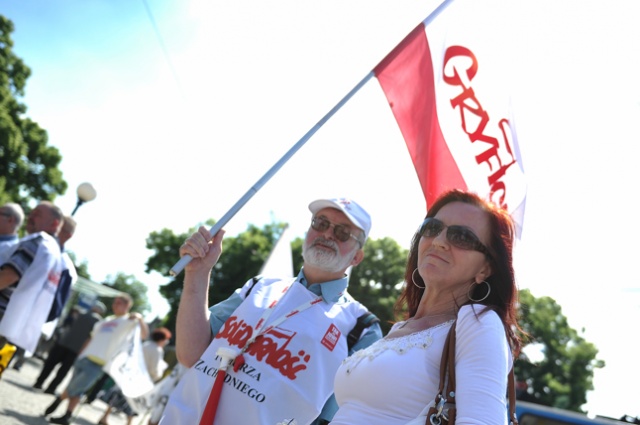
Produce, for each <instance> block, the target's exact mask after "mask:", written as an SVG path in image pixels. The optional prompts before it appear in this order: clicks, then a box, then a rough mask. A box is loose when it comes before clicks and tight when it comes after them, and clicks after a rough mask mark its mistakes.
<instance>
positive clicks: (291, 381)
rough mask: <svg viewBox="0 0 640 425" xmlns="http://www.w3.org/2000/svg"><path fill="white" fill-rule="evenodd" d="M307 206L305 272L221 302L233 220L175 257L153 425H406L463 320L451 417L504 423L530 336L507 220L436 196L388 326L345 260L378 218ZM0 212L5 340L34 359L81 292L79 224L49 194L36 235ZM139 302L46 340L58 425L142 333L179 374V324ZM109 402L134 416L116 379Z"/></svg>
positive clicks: (469, 196) (469, 201)
mask: <svg viewBox="0 0 640 425" xmlns="http://www.w3.org/2000/svg"><path fill="white" fill-rule="evenodd" d="M308 208H309V211H310V212H311V222H310V226H309V228H308V231H307V233H306V236H305V239H304V242H303V250H302V256H303V265H302V268H301V269H300V270H299V272H298V274H297V276H296V277H294V278H282V277H278V276H256V277H253V278H251V279H249V280H248V281H246V282H245V283H244V284H242V285H240V284H239V287H238V289H237V290H236V291H235V292H234V293H233V294H232V295H231V296H229V297H228V298H227V299H226V300H224V301H222V302H220V303H217V304H215V305H212V306H208V305H207V302H206V300H208V299H209V290H210V281H211V273H212V269H213V268H214V267H215V265H216V263H217V262H218V260H219V258H220V256H221V255H222V241H223V237H224V230H220V231H219V232H218V233H217V234H215V235H213V236H212V235H210V233H209V230H208V229H207V228H205V227H200V228H199V229H198V230H197V231H196V232H194V233H193V234H192V235H190V236H189V237H188V238H187V239H186V240H185V242H184V244H183V245H182V246H181V247H180V252H179V254H180V255H181V256H185V255H188V256H190V257H191V261H190V262H189V263H187V265H186V266H185V269H184V276H183V288H182V291H181V297H180V302H179V308H178V315H177V322H176V329H175V344H176V346H175V348H176V354H177V360H178V362H179V366H180V367H181V368H182V369H181V372H180V377H179V379H174V380H173V381H171V384H170V388H169V391H168V392H167V393H166V394H167V395H168V397H164V398H163V399H162V400H160V399H161V398H158V397H156V398H154V399H153V400H154V401H153V403H158V404H161V405H162V409H160V413H159V414H158V415H157V416H155V417H154V419H153V420H152V421H151V422H150V423H152V424H156V423H158V420H159V423H160V424H161V425H177V424H207V425H210V424H222V425H224V424H235V423H243V424H245V423H246V424H265V425H280V424H289V425H303V424H304V425H309V424H312V425H323V424H329V423H331V424H334V425H348V424H362V423H367V424H372V425H376V424H379V425H404V424H407V423H408V422H410V421H411V420H413V419H414V418H416V417H418V416H419V415H420V414H421V413H422V412H424V411H425V409H426V408H427V407H428V405H429V403H430V401H432V400H434V398H435V396H436V393H437V392H438V388H439V379H440V362H441V357H442V352H443V349H444V347H445V341H446V339H447V335H448V334H449V332H450V330H453V331H455V333H454V335H455V340H456V345H455V353H454V354H455V356H454V357H455V373H456V393H455V409H456V420H458V421H461V422H470V423H478V422H482V423H491V424H503V425H506V424H507V423H508V422H509V421H510V418H508V409H507V403H508V399H507V387H508V377H509V372H510V370H511V369H512V367H513V362H514V358H515V357H516V356H517V355H518V353H519V350H520V346H521V341H520V335H522V334H523V332H522V330H521V329H520V328H519V326H518V322H517V314H516V306H517V302H518V300H517V294H518V292H517V286H516V282H515V272H514V268H513V263H512V249H513V240H514V225H513V222H512V220H511V218H510V216H509V214H508V213H507V212H505V211H504V210H502V209H500V208H499V207H497V206H496V205H494V204H493V203H491V202H489V201H487V200H485V199H483V198H481V197H479V196H478V195H476V194H474V193H471V192H468V191H461V190H451V191H448V192H445V193H443V194H442V195H441V196H440V197H439V198H438V200H437V201H436V202H435V203H434V204H433V205H430V206H429V210H428V212H427V214H426V217H425V218H424V219H422V222H421V223H420V222H419V221H418V220H417V224H419V223H420V224H419V226H417V231H416V233H415V234H414V236H413V238H412V240H411V244H410V249H409V256H408V258H407V261H406V270H405V274H404V286H403V289H402V292H401V294H400V296H399V298H398V299H397V300H396V304H395V312H396V317H398V319H399V321H397V322H396V323H394V324H393V326H392V327H391V330H390V331H389V332H388V333H387V334H386V335H383V333H382V330H381V327H380V325H379V323H378V322H379V320H377V318H376V317H375V315H373V314H372V313H371V312H370V311H369V309H368V308H367V306H365V305H363V304H362V303H361V302H359V301H357V300H355V299H354V298H353V297H352V296H351V295H350V294H349V292H348V270H349V269H350V268H352V267H357V266H358V264H360V263H361V262H362V260H363V258H364V255H365V251H364V246H365V244H366V241H367V238H368V236H369V232H370V230H371V226H372V220H371V217H370V215H369V214H368V213H367V211H366V210H365V209H364V208H363V207H362V206H360V205H359V204H358V203H356V202H355V201H353V200H351V199H347V198H334V199H319V200H315V201H313V202H311V203H310V204H309V205H308ZM0 216H1V217H0V231H2V235H0V259H1V262H0V289H2V292H0V337H2V338H3V340H2V341H0V344H4V343H8V344H12V345H15V346H17V347H20V348H21V349H22V350H25V351H26V352H28V353H29V352H30V353H32V352H35V349H36V342H37V340H34V339H33V337H32V336H26V335H24V334H25V333H27V332H26V330H31V329H35V328H37V326H40V327H42V325H43V324H44V323H45V321H48V320H50V318H51V317H52V316H54V317H56V315H58V316H59V314H60V313H57V309H58V308H59V307H60V305H63V306H64V303H65V302H66V301H67V299H68V295H67V294H64V293H62V294H60V293H56V289H57V288H61V285H59V284H58V282H53V281H52V280H55V279H56V278H57V279H58V281H61V280H64V281H65V282H66V283H68V285H67V287H68V288H70V287H72V285H73V281H74V279H75V278H74V276H75V273H74V272H71V269H72V268H73V265H72V264H70V262H65V261H63V260H62V257H63V253H64V242H65V241H66V239H65V236H61V234H60V231H61V229H62V228H63V226H64V224H66V223H70V224H73V230H75V222H71V221H69V220H68V219H67V217H65V216H64V215H63V214H62V213H61V212H60V210H59V209H58V208H57V207H55V205H53V204H52V203H49V202H42V203H40V204H39V205H38V206H37V207H36V208H34V209H33V210H32V211H31V213H30V214H29V216H28V217H27V220H26V230H27V232H28V233H29V235H28V236H26V237H23V238H22V239H20V238H19V237H18V229H19V228H20V226H21V223H22V221H23V220H24V214H23V213H22V209H21V208H20V206H19V205H17V204H6V205H4V206H3V207H2V208H0ZM417 219H418V218H417ZM73 230H71V231H70V232H67V234H69V236H68V237H67V239H68V238H69V237H71V235H73ZM65 271H66V272H65ZM65 276H66V277H65ZM65 279H66V280H65ZM29 297H31V298H29ZM27 300H33V302H34V303H35V305H40V306H43V305H48V306H49V307H48V308H46V309H45V310H46V311H45V313H46V314H43V313H42V312H38V314H36V312H35V311H29V312H26V313H25V312H24V311H23V312H20V311H19V310H20V309H23V310H24V309H25V308H26V306H28V304H26V302H27ZM38 302H39V303H40V304H38ZM45 302H46V303H48V304H45ZM15 303H18V305H17V306H16V304H15ZM12 306H13V307H12ZM131 307H132V299H131V297H130V296H129V295H128V294H125V293H123V294H121V295H120V296H117V297H115V298H114V299H113V303H112V305H111V311H112V312H113V315H110V316H107V317H103V316H104V315H105V314H106V310H107V309H106V306H105V305H104V304H102V303H100V302H97V303H95V304H94V305H93V306H92V308H91V309H89V310H88V311H86V312H84V313H83V314H81V315H80V316H78V317H77V318H75V319H74V321H73V322H72V323H71V325H70V326H68V327H67V329H66V330H65V332H64V333H62V334H61V335H59V336H58V338H57V340H56V342H55V344H54V345H53V346H52V347H51V348H50V349H49V350H48V353H47V356H46V359H45V360H44V364H43V367H42V370H41V373H40V374H39V376H38V378H37V380H36V382H35V383H34V388H36V389H39V390H43V388H44V392H45V393H48V394H52V395H55V396H56V397H55V399H54V400H53V402H51V404H50V405H49V406H47V407H46V408H43V413H44V415H45V417H47V418H48V421H49V422H50V423H56V424H69V423H71V421H72V416H73V412H74V409H75V408H76V407H77V406H78V404H79V403H80V402H81V398H82V396H83V395H85V394H87V392H89V391H90V390H92V388H95V385H96V382H98V381H99V380H100V378H101V377H102V376H104V373H105V370H106V365H107V364H108V363H109V362H110V360H111V359H113V358H114V357H116V356H117V354H118V349H119V347H122V346H123V345H126V344H125V342H126V341H131V340H132V339H136V340H138V339H139V341H137V342H139V343H140V344H141V347H142V349H141V352H142V353H143V354H142V355H143V356H144V364H145V367H146V374H147V376H148V377H149V379H150V380H151V382H152V384H153V385H156V387H160V386H162V385H161V383H162V382H163V381H162V379H163V377H165V376H167V374H168V372H169V371H168V370H167V369H169V368H168V365H167V363H166V362H165V361H164V347H165V345H166V344H167V343H168V342H169V341H170V340H171V338H172V334H171V332H170V331H169V330H168V329H165V328H158V329H155V330H153V331H152V332H149V329H148V325H147V324H146V323H145V321H144V320H143V318H142V316H141V315H140V314H138V313H132V312H131V311H130V310H131ZM25 315H27V316H29V317H28V320H27V319H25V318H24V316H25ZM149 335H150V338H149V339H148V340H147V337H148V336H149ZM38 336H39V334H38ZM145 340H146V341H145ZM56 366H58V370H57V373H56V375H55V377H54V379H53V380H51V382H50V383H49V384H48V385H47V386H46V388H45V383H46V381H47V380H48V378H49V376H50V375H51V374H52V372H53V370H54V369H55V367H56ZM70 370H72V375H71V379H70V380H69V382H68V384H67V385H66V388H65V389H64V390H63V391H62V392H61V393H59V394H58V393H57V388H58V386H59V385H60V384H61V382H62V381H63V380H64V378H65V377H66V376H67V373H68V372H69V371H70ZM164 387H166V385H165V386H164ZM174 387H175V388H174ZM382 388H384V391H382V390H381V389H382ZM103 399H104V400H105V401H106V402H107V403H108V407H107V409H106V411H105V412H104V415H103V416H102V418H101V419H100V421H99V424H108V419H109V415H110V414H111V412H112V411H113V410H117V411H122V412H124V413H125V414H126V416H127V419H128V423H131V420H132V418H133V417H134V415H135V414H136V404H135V402H134V400H132V398H131V397H130V396H129V395H127V394H126V391H124V388H120V386H119V385H118V383H117V382H116V385H115V386H114V387H113V388H111V389H110V390H109V391H108V392H106V394H105V395H104V397H103ZM65 402H66V406H65V407H64V410H63V411H62V412H60V413H61V415H58V416H55V413H56V412H57V411H58V410H59V409H60V408H61V407H62V406H63V403H65ZM150 407H152V406H147V408H150ZM449 407H450V406H447V407H445V410H446V409H448V408H449ZM452 425H453V424H452Z"/></svg>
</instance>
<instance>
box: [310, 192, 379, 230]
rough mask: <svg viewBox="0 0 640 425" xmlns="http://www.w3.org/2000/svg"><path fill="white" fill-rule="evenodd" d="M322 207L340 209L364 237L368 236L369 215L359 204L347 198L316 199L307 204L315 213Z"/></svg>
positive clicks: (369, 228)
mask: <svg viewBox="0 0 640 425" xmlns="http://www.w3.org/2000/svg"><path fill="white" fill-rule="evenodd" d="M323 208H334V209H337V210H340V211H342V212H343V213H344V214H345V215H346V216H347V218H348V219H349V221H351V222H352V223H353V224H354V225H355V226H356V227H358V228H359V229H361V230H362V231H363V232H364V239H365V240H366V239H367V237H368V236H369V230H371V216H369V213H368V212H366V211H365V210H364V208H362V207H361V206H360V205H358V204H357V203H356V201H353V200H351V199H347V198H333V199H318V200H316V201H313V202H312V203H310V204H309V210H310V211H311V212H312V213H313V214H316V213H317V212H318V211H320V210H321V209H323Z"/></svg>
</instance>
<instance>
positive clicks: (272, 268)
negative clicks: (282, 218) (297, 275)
mask: <svg viewBox="0 0 640 425" xmlns="http://www.w3.org/2000/svg"><path fill="white" fill-rule="evenodd" d="M288 230H289V225H288V224H287V225H285V228H284V229H283V230H282V234H281V235H280V238H279V239H278V240H277V241H276V244H275V245H274V246H273V249H272V250H271V253H270V254H269V258H267V261H265V263H264V265H263V266H262V269H261V270H260V273H259V274H260V275H261V276H278V277H282V278H287V277H293V256H292V254H291V238H290V237H289V232H288Z"/></svg>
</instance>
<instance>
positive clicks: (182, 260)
mask: <svg viewBox="0 0 640 425" xmlns="http://www.w3.org/2000/svg"><path fill="white" fill-rule="evenodd" d="M452 2H453V0H444V1H443V2H442V3H441V4H440V5H439V6H438V7H437V8H436V9H435V10H434V11H433V12H431V13H430V14H429V16H427V18H426V19H425V20H424V21H422V24H423V25H427V24H428V23H429V22H431V21H432V20H433V19H434V18H436V17H437V16H438V15H439V14H440V13H441V12H442V11H443V10H444V9H445V8H446V7H447V6H449V4H450V3H452ZM394 50H395V49H394ZM392 53H393V52H392ZM373 77H375V73H374V72H373V71H371V72H369V73H368V74H367V75H366V76H365V77H364V78H363V79H362V80H360V82H359V83H358V84H356V86H355V87H354V88H352V89H351V90H350V91H349V93H347V94H346V95H345V96H344V97H343V98H342V99H341V100H340V101H339V102H338V103H337V104H336V105H335V106H334V107H333V108H331V110H330V111H329V112H327V113H326V114H325V115H324V116H323V117H322V118H321V119H320V121H318V122H317V123H316V125H314V126H313V127H312V128H311V129H310V130H309V131H307V132H306V133H305V135H304V136H302V138H301V139H300V140H298V142H297V143H296V144H295V145H293V147H292V148H291V149H289V150H288V151H287V153H285V154H284V155H283V156H282V158H280V160H279V161H278V162H276V163H275V164H274V165H273V166H272V167H271V168H270V169H269V170H268V171H267V172H266V174H265V175H264V176H262V177H261V178H260V180H258V181H257V182H256V184H254V185H253V186H252V187H251V188H250V189H249V190H248V191H247V192H246V193H245V194H244V195H243V196H242V197H241V198H240V199H239V200H238V201H237V202H236V203H235V204H234V205H233V206H232V207H231V209H230V210H229V211H227V213H226V214H225V215H223V216H222V218H221V219H220V220H219V221H218V222H217V223H216V224H215V225H214V226H213V227H211V229H209V235H210V236H211V237H213V236H214V235H215V234H216V233H218V231H219V230H220V229H222V227H224V225H225V224H227V223H228V222H229V220H231V218H233V216H234V215H236V214H237V212H238V211H240V209H242V207H243V206H244V205H245V204H246V203H247V202H249V200H250V199H251V198H252V197H253V195H255V194H256V193H257V192H258V190H260V189H261V188H262V186H264V185H265V183H267V182H268V181H269V180H270V179H271V177H273V176H274V174H276V173H277V172H278V170H280V168H282V166H283V165H284V164H285V163H286V162H287V161H288V160H289V159H291V157H292V156H293V155H294V154H295V153H296V152H298V150H300V148H301V147H302V146H304V144H305V143H307V141H308V140H309V139H310V138H311V136H313V135H314V134H315V133H316V132H317V131H318V130H319V129H320V128H321V127H322V126H323V125H324V124H325V123H326V122H327V121H328V120H329V118H331V117H332V116H333V115H335V113H336V112H338V111H339V110H340V108H342V107H343V106H344V105H345V104H346V103H347V102H348V101H349V100H350V99H351V98H352V97H353V95H355V94H356V93H357V92H358V91H359V90H360V89H361V88H362V87H363V86H364V85H365V84H366V83H367V82H368V81H369V80H370V79H371V78H373ZM191 260H192V257H191V256H190V255H185V256H184V257H181V258H180V260H178V262H177V263H176V264H174V266H173V267H172V268H171V269H170V270H169V274H170V275H171V276H177V275H178V274H180V272H181V271H182V270H183V269H184V268H185V266H186V265H187V264H189V263H190V262H191Z"/></svg>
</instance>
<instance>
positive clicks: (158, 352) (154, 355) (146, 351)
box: [98, 328, 171, 425]
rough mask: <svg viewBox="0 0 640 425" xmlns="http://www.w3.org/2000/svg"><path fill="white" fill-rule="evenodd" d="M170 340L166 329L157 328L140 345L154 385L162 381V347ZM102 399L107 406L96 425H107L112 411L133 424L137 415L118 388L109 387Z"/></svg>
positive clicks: (163, 363) (164, 365)
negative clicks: (122, 413)
mask: <svg viewBox="0 0 640 425" xmlns="http://www.w3.org/2000/svg"><path fill="white" fill-rule="evenodd" d="M170 340H171V332H170V331H169V329H167V328H157V329H154V330H153V332H151V337H150V339H149V341H145V342H144V343H143V344H142V353H143V355H144V363H145V365H146V366H147V371H148V372H149V376H150V377H151V380H152V381H153V382H154V383H155V382H158V381H159V380H160V379H162V374H163V373H164V371H165V370H166V368H167V363H166V362H165V361H164V347H165V345H167V344H168V343H169V341H170ZM102 399H103V400H104V401H105V402H106V403H107V404H108V405H109V406H107V409H106V410H105V412H104V414H103V415H102V417H101V418H100V420H99V421H98V425H108V422H107V420H108V418H109V414H111V411H112V410H113V409H116V410H120V411H122V412H124V414H125V415H126V416H127V424H128V425H131V423H133V418H134V416H136V415H137V413H136V412H135V411H134V410H133V409H132V408H131V406H129V403H127V399H126V397H125V396H124V395H123V394H122V391H121V390H120V388H118V386H117V385H116V386H113V387H111V388H110V389H109V390H108V391H107V392H106V394H105V395H104V397H102Z"/></svg>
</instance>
